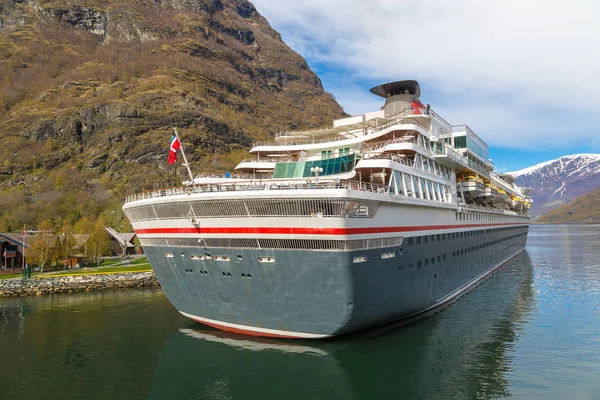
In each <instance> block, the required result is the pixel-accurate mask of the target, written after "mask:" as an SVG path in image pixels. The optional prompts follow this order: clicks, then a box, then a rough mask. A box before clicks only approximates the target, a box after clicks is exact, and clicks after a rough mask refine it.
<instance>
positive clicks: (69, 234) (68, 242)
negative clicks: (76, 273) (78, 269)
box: [61, 220, 75, 268]
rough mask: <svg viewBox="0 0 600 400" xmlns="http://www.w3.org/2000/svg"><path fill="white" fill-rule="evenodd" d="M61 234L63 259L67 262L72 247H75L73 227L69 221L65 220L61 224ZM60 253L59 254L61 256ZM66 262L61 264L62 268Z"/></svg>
mask: <svg viewBox="0 0 600 400" xmlns="http://www.w3.org/2000/svg"><path fill="white" fill-rule="evenodd" d="M61 231H62V232H61V234H62V236H63V243H62V250H63V253H62V254H64V257H65V259H66V260H67V262H69V260H70V256H71V254H72V252H73V249H74V247H75V238H74V237H73V233H74V230H73V227H72V226H71V224H70V223H69V221H67V220H65V222H64V223H63V224H62V228H61ZM62 254H61V256H62ZM69 266H71V265H69ZM66 267H67V264H66V263H65V264H64V265H63V268H66Z"/></svg>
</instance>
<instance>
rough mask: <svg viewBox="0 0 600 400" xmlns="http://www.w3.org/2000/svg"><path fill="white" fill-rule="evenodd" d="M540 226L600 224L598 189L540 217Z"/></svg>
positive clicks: (599, 189)
mask: <svg viewBox="0 0 600 400" xmlns="http://www.w3.org/2000/svg"><path fill="white" fill-rule="evenodd" d="M536 222H538V223H541V224H598V223H600V188H596V189H594V190H592V191H591V192H589V193H586V194H584V195H583V196H580V197H578V198H576V199H575V200H571V201H570V202H568V203H566V204H563V205H562V206H560V207H557V208H555V209H553V210H550V211H548V212H547V213H546V214H544V215H542V216H540V217H539V218H538V219H537V220H536Z"/></svg>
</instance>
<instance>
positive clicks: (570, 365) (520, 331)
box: [0, 226, 600, 400]
mask: <svg viewBox="0 0 600 400" xmlns="http://www.w3.org/2000/svg"><path fill="white" fill-rule="evenodd" d="M598 260H600V226H533V227H532V228H531V230H530V234H529V240H528V245H527V250H526V252H523V253H521V254H520V255H519V256H517V257H516V258H515V259H513V260H512V261H511V262H509V263H507V264H506V265H505V266H504V267H502V268H501V269H500V270H499V271H498V272H497V273H495V274H494V275H492V276H491V277H490V278H489V279H487V280H485V281H484V282H483V283H482V284H481V285H479V286H478V287H477V288H476V289H475V290H474V291H472V292H470V293H468V294H467V295H465V296H463V297H461V298H460V299H459V300H457V301H455V302H454V303H452V304H450V305H448V306H446V307H444V308H443V309H439V310H436V311H435V312H432V313H430V314H428V315H426V316H422V317H420V318H418V319H415V320H412V321H409V322H405V323H402V324H393V325H387V326H384V327H381V328H377V329H371V330H368V331H365V332H361V333H357V334H353V335H349V336H345V337H342V338H338V339H334V340H327V341H316V342H315V341H301V342H299V341H283V340H270V339H252V338H247V337H242V336H236V335H230V334H226V333H222V332H219V331H215V330H213V329H210V328H207V327H204V326H202V325H199V324H195V323H192V322H190V321H189V320H187V319H185V318H183V317H181V316H179V314H178V313H177V312H176V311H175V310H174V309H173V308H172V306H171V305H170V304H169V303H168V301H167V300H166V298H165V297H164V295H163V294H162V292H161V291H160V290H156V289H153V290H127V291H118V292H106V293H90V294H73V295H56V296H52V297H42V298H24V299H8V300H0V399H55V398H62V399H145V398H149V399H263V398H286V399H319V398H322V399H336V398H339V399H371V398H372V399H392V398H397V399H497V398H516V399H536V398H539V399H566V398H568V399H570V400H573V399H598V398H600V261H598Z"/></svg>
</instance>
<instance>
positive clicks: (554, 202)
mask: <svg viewBox="0 0 600 400" xmlns="http://www.w3.org/2000/svg"><path fill="white" fill-rule="evenodd" d="M509 174H511V175H513V176H515V177H516V183H517V185H519V186H521V187H528V188H531V189H532V190H531V194H530V196H531V198H532V199H533V205H532V207H531V215H532V216H539V215H541V214H544V213H546V212H548V211H550V210H552V209H555V208H557V207H559V206H561V205H563V204H565V203H568V202H570V201H571V200H573V199H575V198H578V197H579V196H582V195H584V194H586V193H589V192H590V191H592V190H594V189H596V188H598V187H600V154H574V155H570V156H564V157H561V158H559V159H557V160H551V161H546V162H543V163H541V164H537V165H534V166H532V167H529V168H525V169H522V170H519V171H514V172H509Z"/></svg>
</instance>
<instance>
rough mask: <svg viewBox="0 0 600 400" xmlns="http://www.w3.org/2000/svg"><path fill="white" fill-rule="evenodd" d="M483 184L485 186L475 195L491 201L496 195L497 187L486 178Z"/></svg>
mask: <svg viewBox="0 0 600 400" xmlns="http://www.w3.org/2000/svg"><path fill="white" fill-rule="evenodd" d="M484 184H485V188H484V189H483V192H482V193H480V194H479V195H477V197H479V198H480V199H483V200H486V201H493V200H494V197H496V196H497V195H498V187H496V186H495V185H493V184H492V182H490V181H488V180H485V181H484Z"/></svg>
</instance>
